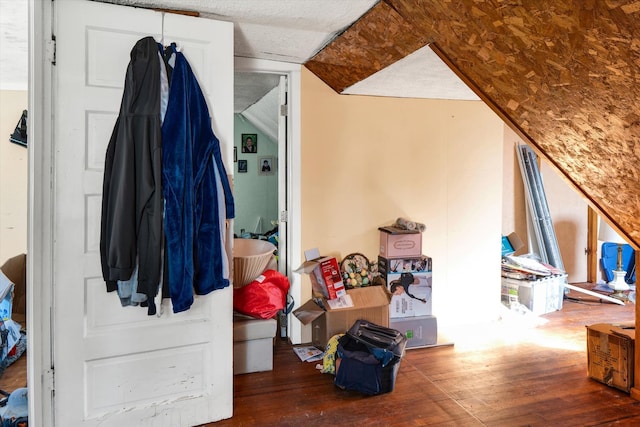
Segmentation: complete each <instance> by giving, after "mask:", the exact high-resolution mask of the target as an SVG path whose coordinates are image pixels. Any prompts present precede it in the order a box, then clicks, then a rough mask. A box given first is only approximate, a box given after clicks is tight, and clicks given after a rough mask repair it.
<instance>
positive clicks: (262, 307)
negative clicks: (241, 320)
mask: <svg viewBox="0 0 640 427" xmlns="http://www.w3.org/2000/svg"><path fill="white" fill-rule="evenodd" d="M288 292H289V279H288V278H287V276H285V275H283V274H282V273H279V272H278V271H276V270H266V271H265V272H263V273H262V274H261V275H260V276H259V277H258V278H256V279H255V280H254V281H252V282H251V283H249V284H247V285H245V286H243V287H241V288H235V289H234V290H233V309H234V310H235V311H237V312H238V313H241V314H245V315H247V316H251V317H255V318H256V319H270V318H272V317H274V316H276V315H277V314H278V311H280V310H282V309H283V308H285V306H286V304H287V293H288Z"/></svg>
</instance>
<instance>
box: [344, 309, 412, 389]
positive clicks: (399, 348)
mask: <svg viewBox="0 0 640 427" xmlns="http://www.w3.org/2000/svg"><path fill="white" fill-rule="evenodd" d="M406 344H407V338H406V337H405V336H404V335H402V334H401V333H400V332H399V331H397V330H395V329H390V328H386V327H384V326H380V325H376V324H375V323H371V322H368V321H366V320H357V321H356V322H355V323H354V325H353V326H352V327H351V328H350V329H349V331H347V333H346V334H345V335H343V336H342V337H341V338H340V339H339V340H338V356H339V357H340V358H341V360H340V368H339V369H338V371H337V372H336V378H335V380H334V383H335V384H336V386H338V387H339V388H341V389H344V390H355V391H359V392H361V393H364V394H368V395H375V394H381V393H387V392H390V391H392V390H393V387H394V385H395V380H396V375H397V373H398V369H399V367H400V360H401V359H402V356H403V355H404V349H405V346H406Z"/></svg>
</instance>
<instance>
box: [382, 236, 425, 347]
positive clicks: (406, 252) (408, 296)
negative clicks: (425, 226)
mask: <svg viewBox="0 0 640 427" xmlns="http://www.w3.org/2000/svg"><path fill="white" fill-rule="evenodd" d="M379 231H380V252H379V255H378V272H379V273H380V275H381V277H382V278H383V279H384V280H385V283H386V286H387V289H388V290H389V292H390V293H391V294H392V297H391V302H390V304H389V327H390V328H393V329H396V330H398V331H400V332H402V333H403V334H404V335H405V336H406V337H407V347H408V348H411V347H423V346H429V345H434V344H436V342H437V339H438V324H437V319H436V317H435V316H434V315H433V307H432V298H431V291H432V277H433V271H432V261H431V258H430V257H428V256H426V255H423V254H422V233H421V232H420V231H418V230H404V229H400V228H396V227H381V228H379Z"/></svg>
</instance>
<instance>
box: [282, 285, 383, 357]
mask: <svg viewBox="0 0 640 427" xmlns="http://www.w3.org/2000/svg"><path fill="white" fill-rule="evenodd" d="M346 294H347V295H348V296H349V297H350V298H351V301H352V302H353V306H352V307H346V308H335V309H332V308H331V307H330V306H329V303H328V301H327V300H326V299H324V300H321V301H320V303H321V304H322V305H323V307H320V306H319V305H318V304H317V303H316V302H314V301H313V300H310V301H307V302H306V303H305V304H304V305H302V306H301V307H300V308H298V309H297V310H294V312H293V314H294V316H296V317H297V318H298V319H299V320H300V321H301V322H302V323H303V324H304V325H308V324H309V323H311V325H312V344H313V345H315V346H317V347H319V348H321V349H324V348H325V347H326V345H327V342H328V341H329V339H330V338H331V337H332V336H334V335H336V334H344V333H345V332H346V331H347V330H349V328H350V327H351V326H353V324H354V323H355V321H356V320H358V319H364V320H368V321H370V322H373V323H376V324H378V325H380V326H385V327H388V326H389V295H388V293H387V292H386V290H385V289H384V287H382V286H367V287H361V288H354V289H349V290H347V292H346Z"/></svg>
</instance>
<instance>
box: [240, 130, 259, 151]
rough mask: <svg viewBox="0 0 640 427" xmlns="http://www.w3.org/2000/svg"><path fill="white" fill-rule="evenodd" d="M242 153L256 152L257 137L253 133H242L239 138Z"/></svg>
mask: <svg viewBox="0 0 640 427" xmlns="http://www.w3.org/2000/svg"><path fill="white" fill-rule="evenodd" d="M241 143H242V152H243V153H257V152H258V135H257V134H255V133H243V134H242V138H241Z"/></svg>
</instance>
